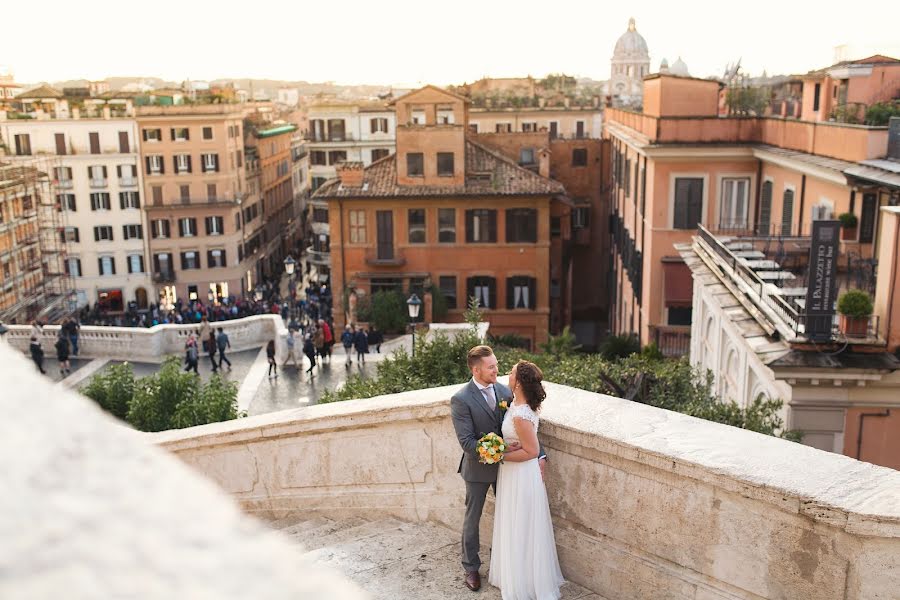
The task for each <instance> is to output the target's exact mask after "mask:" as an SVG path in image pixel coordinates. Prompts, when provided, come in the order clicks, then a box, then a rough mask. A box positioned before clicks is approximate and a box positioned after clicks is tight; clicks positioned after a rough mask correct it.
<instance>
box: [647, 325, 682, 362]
mask: <svg viewBox="0 0 900 600" xmlns="http://www.w3.org/2000/svg"><path fill="white" fill-rule="evenodd" d="M652 335H653V338H652V339H653V341H654V342H656V346H657V348H659V351H660V352H662V354H663V356H666V357H669V358H678V357H680V356H685V355H687V354H690V351H691V327H690V325H658V326H656V327H654V328H653V333H652Z"/></svg>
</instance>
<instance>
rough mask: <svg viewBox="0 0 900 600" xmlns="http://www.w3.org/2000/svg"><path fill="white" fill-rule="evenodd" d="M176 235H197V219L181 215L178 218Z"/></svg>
mask: <svg viewBox="0 0 900 600" xmlns="http://www.w3.org/2000/svg"><path fill="white" fill-rule="evenodd" d="M178 235H180V236H181V237H193V236H195V235H197V219H195V218H194V217H182V218H181V219H178Z"/></svg>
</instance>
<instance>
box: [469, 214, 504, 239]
mask: <svg viewBox="0 0 900 600" xmlns="http://www.w3.org/2000/svg"><path fill="white" fill-rule="evenodd" d="M466 242H467V243H470V244H475V243H496V242H497V211H496V210H491V209H487V208H476V209H471V210H467V211H466Z"/></svg>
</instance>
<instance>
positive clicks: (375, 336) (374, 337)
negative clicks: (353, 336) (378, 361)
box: [369, 325, 384, 354]
mask: <svg viewBox="0 0 900 600" xmlns="http://www.w3.org/2000/svg"><path fill="white" fill-rule="evenodd" d="M383 343H384V334H383V333H381V332H380V331H378V327H376V326H375V325H372V329H371V330H370V331H369V345H370V346H375V352H377V353H378V354H381V344H383Z"/></svg>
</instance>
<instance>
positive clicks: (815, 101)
mask: <svg viewBox="0 0 900 600" xmlns="http://www.w3.org/2000/svg"><path fill="white" fill-rule="evenodd" d="M821 94H822V84H821V83H817V84H816V86H815V88H814V89H813V112H817V111H818V110H819V96H820V95H821Z"/></svg>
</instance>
